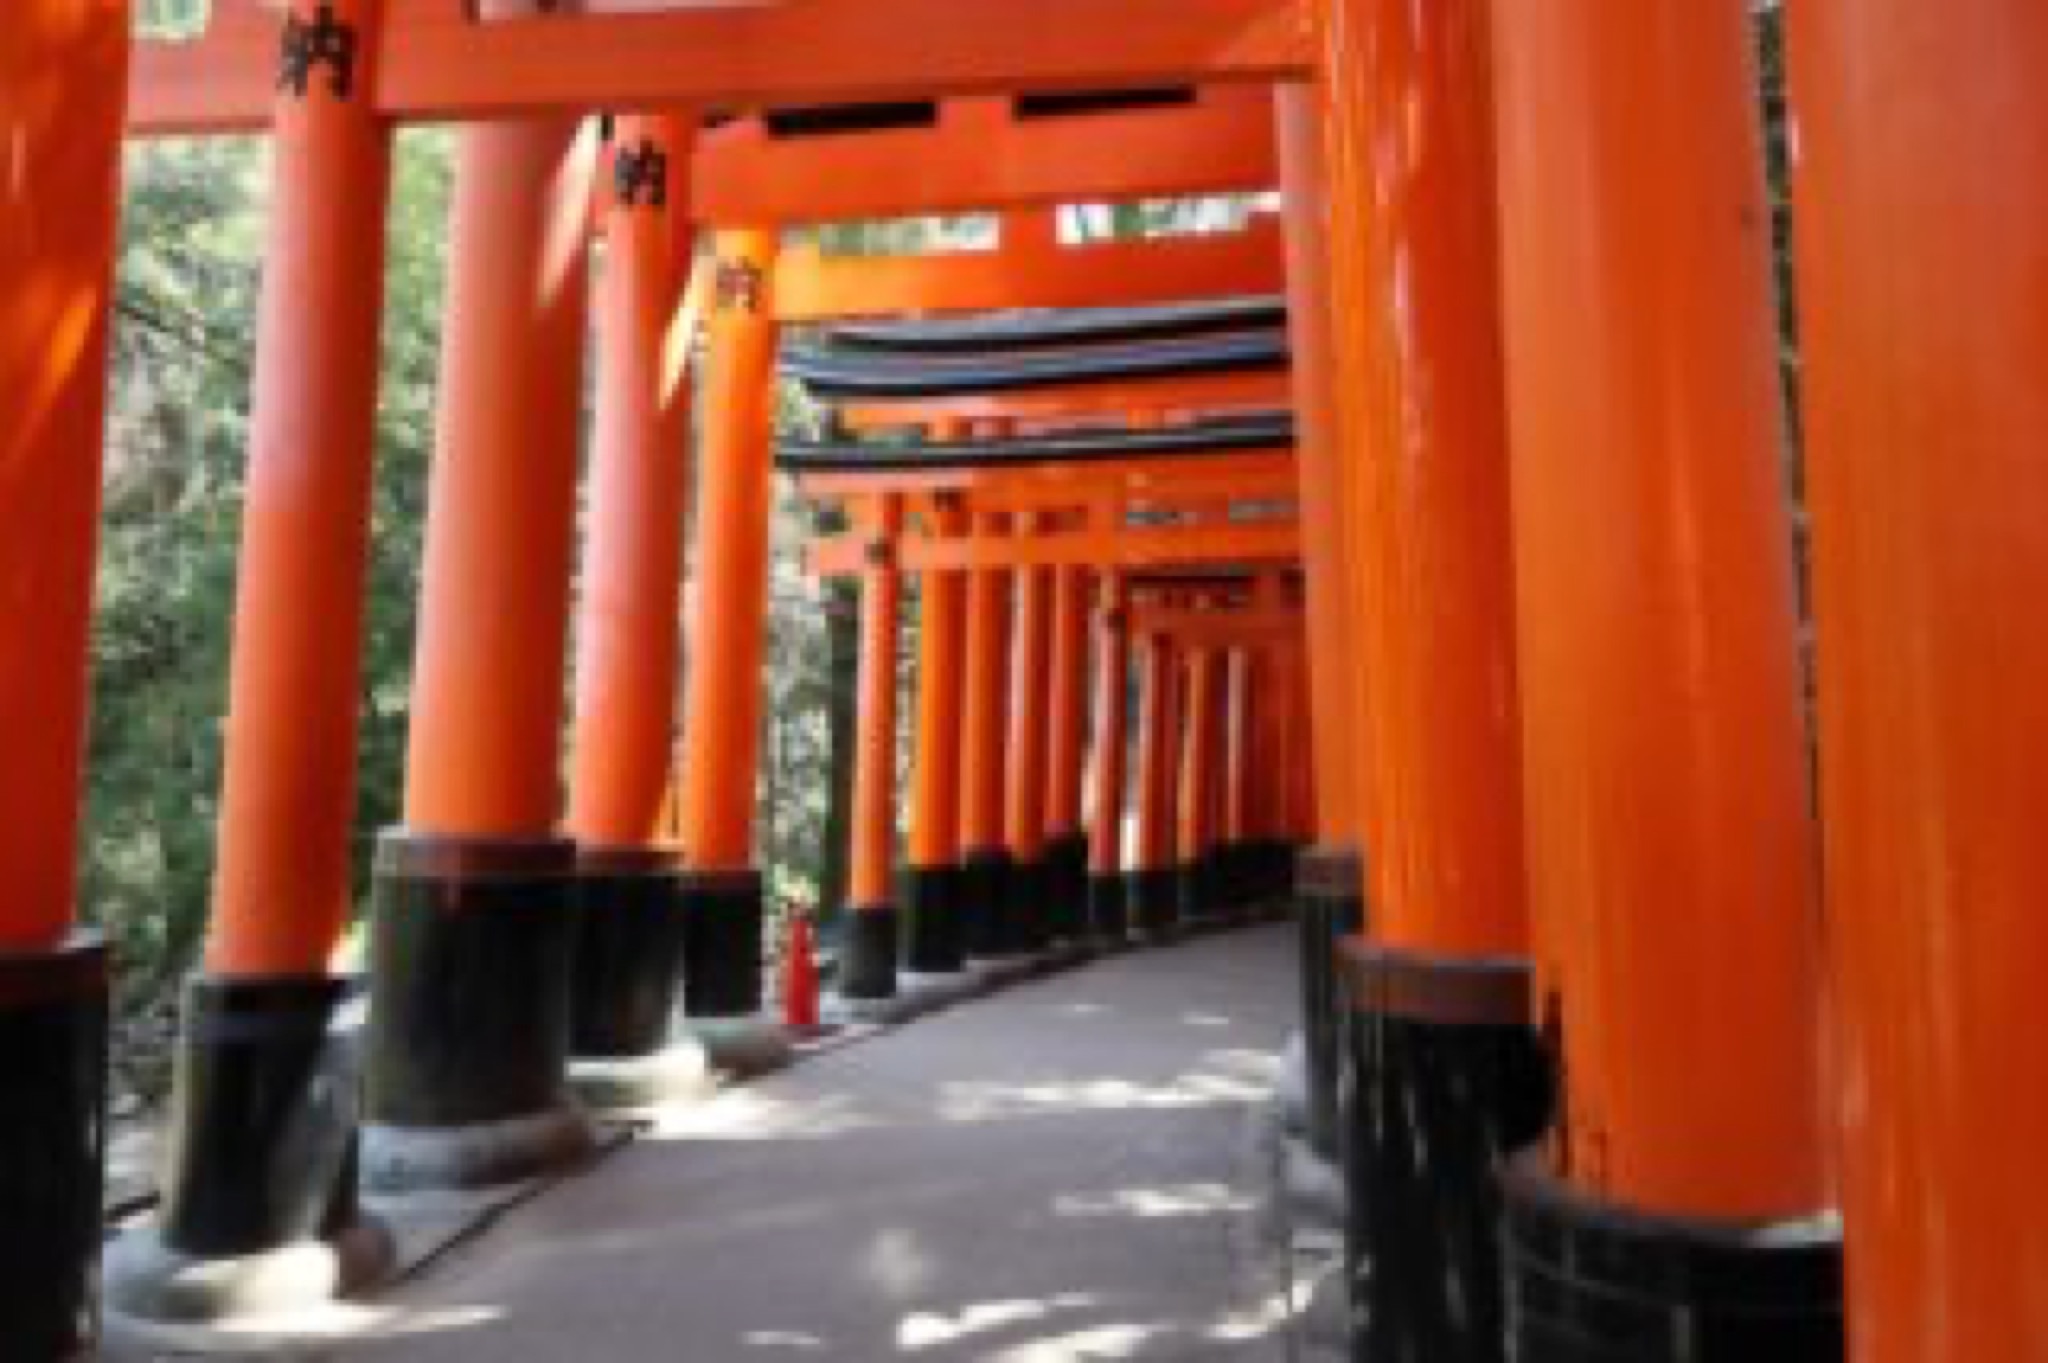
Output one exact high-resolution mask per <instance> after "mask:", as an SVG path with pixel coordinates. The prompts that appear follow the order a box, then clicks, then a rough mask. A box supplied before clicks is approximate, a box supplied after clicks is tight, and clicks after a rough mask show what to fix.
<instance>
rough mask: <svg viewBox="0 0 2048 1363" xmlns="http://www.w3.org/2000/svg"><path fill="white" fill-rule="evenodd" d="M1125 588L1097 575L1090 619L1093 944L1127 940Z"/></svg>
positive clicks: (1121, 577) (1123, 580)
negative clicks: (1098, 582)
mask: <svg viewBox="0 0 2048 1363" xmlns="http://www.w3.org/2000/svg"><path fill="white" fill-rule="evenodd" d="M1130 610H1131V584H1130V578H1129V577H1128V576H1126V575H1125V574H1124V573H1122V572H1120V571H1117V570H1114V569H1112V570H1110V571H1108V572H1106V573H1104V575H1103V579H1102V591H1101V593H1100V595H1099V596H1098V598H1097V602H1096V616H1095V743H1094V750H1093V752H1092V754H1091V755H1090V761H1089V769H1088V785H1089V806H1090V826H1089V832H1088V923H1089V929H1090V935H1091V936H1092V937H1093V939H1094V941H1095V942H1096V944H1097V945H1098V946H1104V947H1115V946H1120V945H1122V944H1123V943H1124V942H1125V941H1126V940H1128V938H1129V937H1130V906H1129V904H1128V903H1127V902H1126V898H1125V893H1124V874H1123V871H1124V808H1125V803H1124V792H1125V788H1126V787H1127V786H1128V784H1129V773H1128V768H1129V765H1130V739H1129V732H1128V730H1129V708H1130V702H1129V700H1128V697H1129V694H1130V689H1131V619H1130Z"/></svg>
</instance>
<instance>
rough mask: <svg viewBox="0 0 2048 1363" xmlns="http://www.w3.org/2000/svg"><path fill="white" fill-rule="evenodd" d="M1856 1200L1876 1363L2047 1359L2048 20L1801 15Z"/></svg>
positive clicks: (1798, 34) (1820, 616) (1809, 310)
mask: <svg viewBox="0 0 2048 1363" xmlns="http://www.w3.org/2000/svg"><path fill="white" fill-rule="evenodd" d="M1787 23H1788V25H1789V28H1788V32H1787V46H1788V50H1789V53H1790V58H1791V76H1792V96H1793V105H1794V110H1795V112H1796V115H1797V118H1798V124H1799V148H1800V155H1799V161H1798V165H1797V170H1796V173H1795V177H1794V192H1795V196H1796V203H1795V207H1796V209H1797V211H1798V214H1799V252H1800V255H1799V261H1798V264H1799V270H1800V315H1801V321H1802V325H1803V334H1804V355H1805V359H1806V366H1805V378H1806V383H1807V390H1806V391H1807V397H1808V404H1807V407H1806V417H1807V445H1806V450H1807V461H1808V462H1807V467H1808V491H1809V499H1810V500H1809V506H1810V508H1811V513H1812V521H1813V550H1814V557H1813V576H1814V590H1815V597H1816V604H1815V617H1816V623H1817V626H1818V630H1819V643H1818V652H1819V659H1818V663H1817V673H1818V683H1819V697H1820V707H1819V708H1820V722H1821V744H1820V751H1821V807H1822V809H1823V811H1824V816H1825V819H1824V822H1825V829H1826V857H1825V864H1826V867H1827V924H1828V941H1829V944H1830V951H1831V964H1832V975H1833V981H1834V985H1835V990H1836V997H1837V999H1838V1001H1839V1007H1840V1028H1839V1031H1840V1053H1841V1067H1842V1077H1843V1083H1842V1104H1841V1109H1840V1110H1841V1116H1842V1126H1841V1134H1842V1157H1841V1158H1842V1174H1843V1214H1844V1222H1845V1226H1846V1231H1847V1238H1848V1245H1847V1248H1848V1275H1849V1277H1848V1289H1849V1292H1848V1296H1849V1311H1850V1317H1851V1320H1850V1334H1851V1339H1852V1347H1853V1352H1854V1355H1855V1357H1856V1359H1857V1361H1858V1363H1922V1361H1923V1360H1932V1359H1958V1360H1960V1359H1998V1360H2018V1359H2023V1358H2026V1359H2031V1358H2036V1357H2039V1356H2041V1354H2042V1352H2043V1350H2044V1349H2048V1274H2044V1271H2043V1266H2044V1265H2048V1185H2044V1183H2043V1181H2042V1179H2041V1177H2040V1161H2041V1152H2042V1150H2043V1149H2048V1051H2044V1050H2043V1049H2042V1046H2041V1044H2040V1039H2039V1038H2040V1012H2041V995H2042V990H2041V976H2040V972H2041V962H2042V961H2043V960H2044V959H2048V919H2044V918H2043V916H2042V906H2043V904H2044V902H2048V858H2044V856H2043V842H2042V838H2041V812H2042V810H2043V809H2048V750H2044V740H2048V632H2044V631H2043V629H2042V628H2041V611H2042V602H2043V600H2044V599H2048V532H2044V526H2043V521H2042V515H2041V509H2042V506H2043V505H2044V501H2048V461H2044V460H2043V458H2042V452H2043V433H2044V432H2048V388H2044V386H2043V384H2042V382H2041V361H2042V357H2043V356H2044V355H2048V272H2044V270H2043V268H2042V235H2041V224H2042V223H2043V221H2044V220H2048V178H2044V176H2043V174H2042V167H2043V166H2044V165H2048V83H2044V82H2043V79H2042V73H2043V72H2044V70H2048V10H2044V9H2043V8H2042V7H2041V6H2039V5H2034V4H2028V3H2024V0H1953V2H1952V3H1949V4H1944V5H1941V6H1938V7H1929V6H1921V5H1913V4H1906V3H1900V0H1857V3H1854V4H1844V3H1839V0H1802V2H1801V3H1800V4H1796V5H1793V6H1790V7H1789V8H1788V10H1787Z"/></svg>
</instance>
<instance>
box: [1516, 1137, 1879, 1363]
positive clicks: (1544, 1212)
mask: <svg viewBox="0 0 2048 1363" xmlns="http://www.w3.org/2000/svg"><path fill="white" fill-rule="evenodd" d="M1504 1186H1505V1198H1506V1204H1507V1235H1506V1237H1505V1243H1506V1252H1507V1281H1508V1313H1509V1317H1510V1326H1509V1330H1510V1334H1511V1337H1512V1338H1513V1340H1514V1347H1515V1351H1516V1352H1515V1357H1516V1359H1517V1360H1519V1363H1621V1360H1624V1359H1625V1360H1628V1363H1750V1360H1753V1359H1759V1358H1770V1359H1783V1360H1785V1363H1841V1360H1842V1358H1843V1357H1844V1353H1845V1344H1844V1337H1843V1329H1842V1244H1841V1235H1840V1230H1839V1228H1838V1227H1837V1226H1835V1225H1834V1224H1833V1223H1832V1222H1825V1221H1812V1222H1801V1223H1797V1224H1791V1225H1767V1226H1743V1225H1730V1224H1711V1223H1703V1222H1698V1221H1686V1220H1678V1219H1670V1218H1662V1217H1653V1216H1646V1215H1642V1214H1639V1213H1634V1212H1630V1211H1624V1210H1622V1209H1619V1208H1615V1207H1609V1206H1604V1205H1601V1204H1600V1203H1597V1202H1595V1201H1593V1200H1591V1199H1589V1198H1587V1197H1586V1196H1584V1195H1583V1194H1581V1193H1579V1192H1577V1191H1575V1190H1573V1189H1571V1188H1568V1187H1566V1186H1564V1185H1563V1184H1561V1183H1559V1182H1558V1181H1557V1180H1555V1179H1553V1178H1552V1177H1551V1176H1550V1175H1549V1174H1548V1173H1547V1172H1546V1171H1545V1170H1544V1169H1543V1168H1542V1167H1541V1165H1540V1162H1539V1161H1538V1160H1536V1159H1534V1158H1530V1157H1524V1158H1522V1159H1519V1160H1517V1161H1516V1162H1515V1164H1514V1166H1513V1168H1512V1169H1510V1171H1509V1172H1508V1174H1507V1176H1506V1179H1505V1181H1504Z"/></svg>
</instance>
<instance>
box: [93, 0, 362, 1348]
mask: <svg viewBox="0 0 2048 1363" xmlns="http://www.w3.org/2000/svg"><path fill="white" fill-rule="evenodd" d="M380 11H381V6H380V5H379V4H378V3H376V0H354V2H353V3H346V4H340V5H332V6H327V7H324V8H316V7H315V6H314V5H313V4H311V3H305V4H300V5H298V6H295V7H294V8H293V10H292V17H291V19H290V21H289V22H292V23H296V24H301V25H306V26H309V27H314V28H317V27H320V26H323V25H324V26H327V28H328V29H329V31H331V32H333V33H337V34H340V35H345V36H346V37H348V38H349V39H350V40H351V41H352V42H353V43H354V44H356V49H355V51H356V55H354V56H352V57H349V58H346V59H344V58H340V57H333V58H330V59H328V60H326V61H324V62H316V63H314V64H313V65H311V66H309V67H308V68H307V70H306V71H305V72H304V76H305V79H303V80H298V79H296V78H293V77H292V76H290V75H289V74H288V75H287V78H286V79H285V80H284V81H283V82H281V83H280V85H279V87H278V93H277V96H276V103H275V107H274V113H273V133H274V138H275V144H274V151H273V154H272V157H271V166H272V176H273V196H272V208H271V212H270V219H269V241H268V245H267V247H266V251H265V263H264V277H263V299H262V306H261V316H260V321H259V325H258V335H257V341H256V354H255V361H256V372H255V381H254V393H253V411H252V414H251V420H250V441H249V461H248V478H247V495H246V498H245V502H244V511H243V516H242V549H241V559H240V569H239V574H238V577H239V583H238V587H237V601H236V608H235V615H234V661H233V671H232V682H231V699H230V703H229V709H228V721H227V738H226V752H225V764H226V770H225V773H224V783H223V790H222V796H221V814H220V823H219V828H218V848H219V855H218V866H217V871H216V875H215V878H214V894H213V917H212V923H211V926H210V931H209V934H208V940H207V945H206V954H205V960H204V963H203V965H202V968H201V970H200V972H199V973H198V974H196V975H194V976H193V977H192V978H191V979H190V980H189V981H188V982H187V984H186V987H185V999H184V1024H183V1027H182V1029H181V1033H180V1039H179V1054H178V1059H177V1089H176V1095H175V1100H174V1106H173V1112H172V1117H171V1126H172V1132H173V1136H172V1139H171V1141H170V1142H169V1147H168V1148H169V1150H170V1152H171V1158H170V1160H169V1161H168V1163H167V1165H166V1168H165V1171H164V1187H163V1192H164V1198H163V1206H162V1213H161V1215H160V1217H159V1218H158V1220H157V1222H156V1224H155V1225H153V1226H151V1227H150V1228H148V1229H147V1230H145V1231H142V1232H140V1233H138V1234H136V1235H134V1236H130V1237H124V1239H123V1240H122V1241H121V1242H120V1244H119V1245H118V1246H117V1247H116V1249H115V1250H114V1252H113V1253H112V1254H111V1255H110V1256H109V1259H108V1279H107V1281H108V1299H109V1301H110V1302H111V1304H112V1305H113V1306H114V1308H115V1309H116V1310H118V1311H121V1312H124V1313H127V1314H131V1315H137V1316H144V1317H159V1316H169V1317H177V1318H180V1319H195V1318H206V1317H212V1316H216V1315H220V1314H224V1313H231V1312H233V1311H235V1310H237V1309H245V1303H244V1302H243V1301H242V1299H241V1293H242V1291H243V1290H244V1289H245V1288H246V1287H247V1286H248V1285H249V1284H250V1283H252V1282H253V1281H255V1280H257V1279H260V1278H261V1277H262V1276H263V1275H264V1274H265V1273H266V1272H274V1271H275V1268H276V1266H277V1263H278V1262H279V1259H278V1256H279V1255H285V1256H290V1257H291V1258H292V1260H293V1261H295V1262H302V1263H314V1262H320V1263H322V1264H323V1267H324V1270H325V1271H324V1272H323V1273H320V1274H315V1275H311V1276H308V1275H297V1276H296V1277H295V1278H293V1279H292V1281H293V1282H294V1284H295V1287H296V1295H298V1296H299V1297H300V1298H302V1299H303V1298H308V1297H310V1298H312V1299H315V1300H318V1299H324V1298H326V1297H327V1296H329V1295H331V1294H332V1293H333V1292H334V1291H336V1290H338V1289H339V1287H340V1286H341V1285H342V1284H343V1283H344V1282H347V1283H350V1284H363V1283H367V1282H369V1281H372V1280H374V1279H375V1278H376V1277H377V1276H378V1274H379V1273H380V1272H381V1271H382V1270H383V1269H384V1268H386V1267H388V1250H389V1240H388V1239H387V1238H386V1237H384V1236H383V1235H382V1234H381V1233H379V1232H377V1231H375V1230H374V1229H370V1228H365V1227H363V1226H362V1224H361V1220H360V1218H359V1217H358V1215H357V1213H356V1211H355V1166H354V1162H353V1160H352V1159H350V1158H349V1156H350V1153H351V1147H352V1143H353V1141H354V1138H355V1129H356V1122H357V1118H358V1112H357V1107H356V1084H355V1076H354V1073H353V1060H352V1059H351V1058H348V1057H347V1056H346V1055H345V1054H344V1052H345V1051H346V1050H347V1049H348V1048H346V1047H345V1046H342V1045H339V1044H336V1045H333V1046H330V1045H329V1043H328V1042H327V1040H326V1036H327V1032H328V1028H329V1024H330V1022H331V1021H332V1019H333V1016H334V1013H335V1011H336V1009H337V1008H338V1007H339V1006H340V1004H341V1002H342V1000H343V997H344V994H345V992H346V988H347V986H346V984H345V982H344V981H343V980H342V979H340V978H339V977H337V976H336V975H335V974H334V972H333V969H332V962H331V958H332V957H333V954H334V951H335V948H336V946H337V945H338V944H339V943H340V940H341V936H342V932H343V930H344V927H345V925H346V923H347V921H348V917H349V905H350V900H351V897H352V889H353V887H352V886H351V884H350V879H351V876H350V841H351V834H352V832H353V824H354V817H355V793H356V719H357V710H358V706H359V703H360V691H361V670H362V669H361V655H362V619H363V604H364V587H365V581H366V575H367V571H368V562H369V533H370V494H371V481H372V468H373V466H374V463H375V455H376V443H377V442H376V414H377V369H378V348H379V334H378V332H379V325H380V322H381V319H382V314H383V279H384V244H385V225H384V217H385V207H386V204H387V202H388V199H389V194H390V185H391V134H390V130H389V127H388V126H387V125H386V124H384V123H383V122H382V120H380V119H379V118H377V116H376V114H375V113H374V112H373V110H372V109H371V108H370V102H369V92H370V90H371V88H372V86H373V84H374V76H375V73H374V71H373V70H372V69H371V66H370V62H371V54H372V53H373V52H374V49H375V42H376V35H377V30H378V25H379V20H380V18H381V13H380ZM337 1212H339V1215H337V1214H336V1213H337ZM291 1295H293V1294H289V1293H288V1294H286V1296H285V1297H284V1298H281V1297H280V1296H279V1295H278V1293H277V1292H275V1291H273V1292H270V1293H268V1294H267V1295H266V1304H267V1305H271V1306H284V1305H287V1304H290V1301H289V1298H290V1297H291ZM300 1304H310V1302H307V1301H304V1300H302V1301H301V1302H300Z"/></svg>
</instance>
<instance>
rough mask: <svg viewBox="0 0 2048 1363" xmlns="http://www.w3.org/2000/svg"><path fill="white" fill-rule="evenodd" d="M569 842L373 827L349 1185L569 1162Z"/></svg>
mask: <svg viewBox="0 0 2048 1363" xmlns="http://www.w3.org/2000/svg"><path fill="white" fill-rule="evenodd" d="M575 865H576V862H575V848H574V847H573V846H572V845H571V844H569V843H567V842H562V841H558V840H552V839H548V840H542V839H536V840H533V841H523V842H516V841H504V840H501V841H493V840H482V839H459V838H437V837H431V836H427V835H424V834H415V833H411V832H408V831H405V830H402V829H400V830H394V831H392V832H389V833H386V834H385V835H384V837H383V838H382V839H381V840H380V841H379V844H378V848H377V870H376V891H375V909H374V913H373V917H372V922H371V930H370V1027H369V1056H368V1062H367V1079H366V1085H365V1092H366V1104H365V1106H366V1111H367V1116H368V1121H369V1123H370V1129H369V1131H368V1133H367V1140H366V1144H365V1150H364V1178H365V1181H366V1182H367V1183H368V1184H369V1186H371V1187H373V1188H376V1189H380V1190H383V1191H389V1192H400V1191H412V1190H418V1189H427V1188H439V1187H477V1186H489V1185H493V1184H499V1183H505V1182H513V1181H517V1180H519V1179H522V1178H526V1177H529V1176H531V1175H532V1174H534V1173H536V1172H539V1171H542V1170H545V1169H547V1168H551V1167H554V1166H557V1165H559V1164H562V1163H564V1162H566V1161H568V1160H571V1159H574V1158H577V1157H580V1156H581V1155H583V1154H584V1153H585V1152H587V1150H588V1149H589V1146H590V1132H589V1129H588V1124H587V1123H586V1122H585V1121H584V1120H583V1119H582V1117H581V1115H580V1113H579V1112H578V1111H577V1109H576V1108H575V1107H574V1105H573V1103H572V1102H571V1101H570V1099H569V1097H568V1094H567V1087H566V1082H565V1080H566V1074H567V1068H568V1058H569V1016H570V975H571V969H572V962H573V961H574V959H575V943H576V929H577V905H576V890H577V882H576V878H575Z"/></svg>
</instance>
